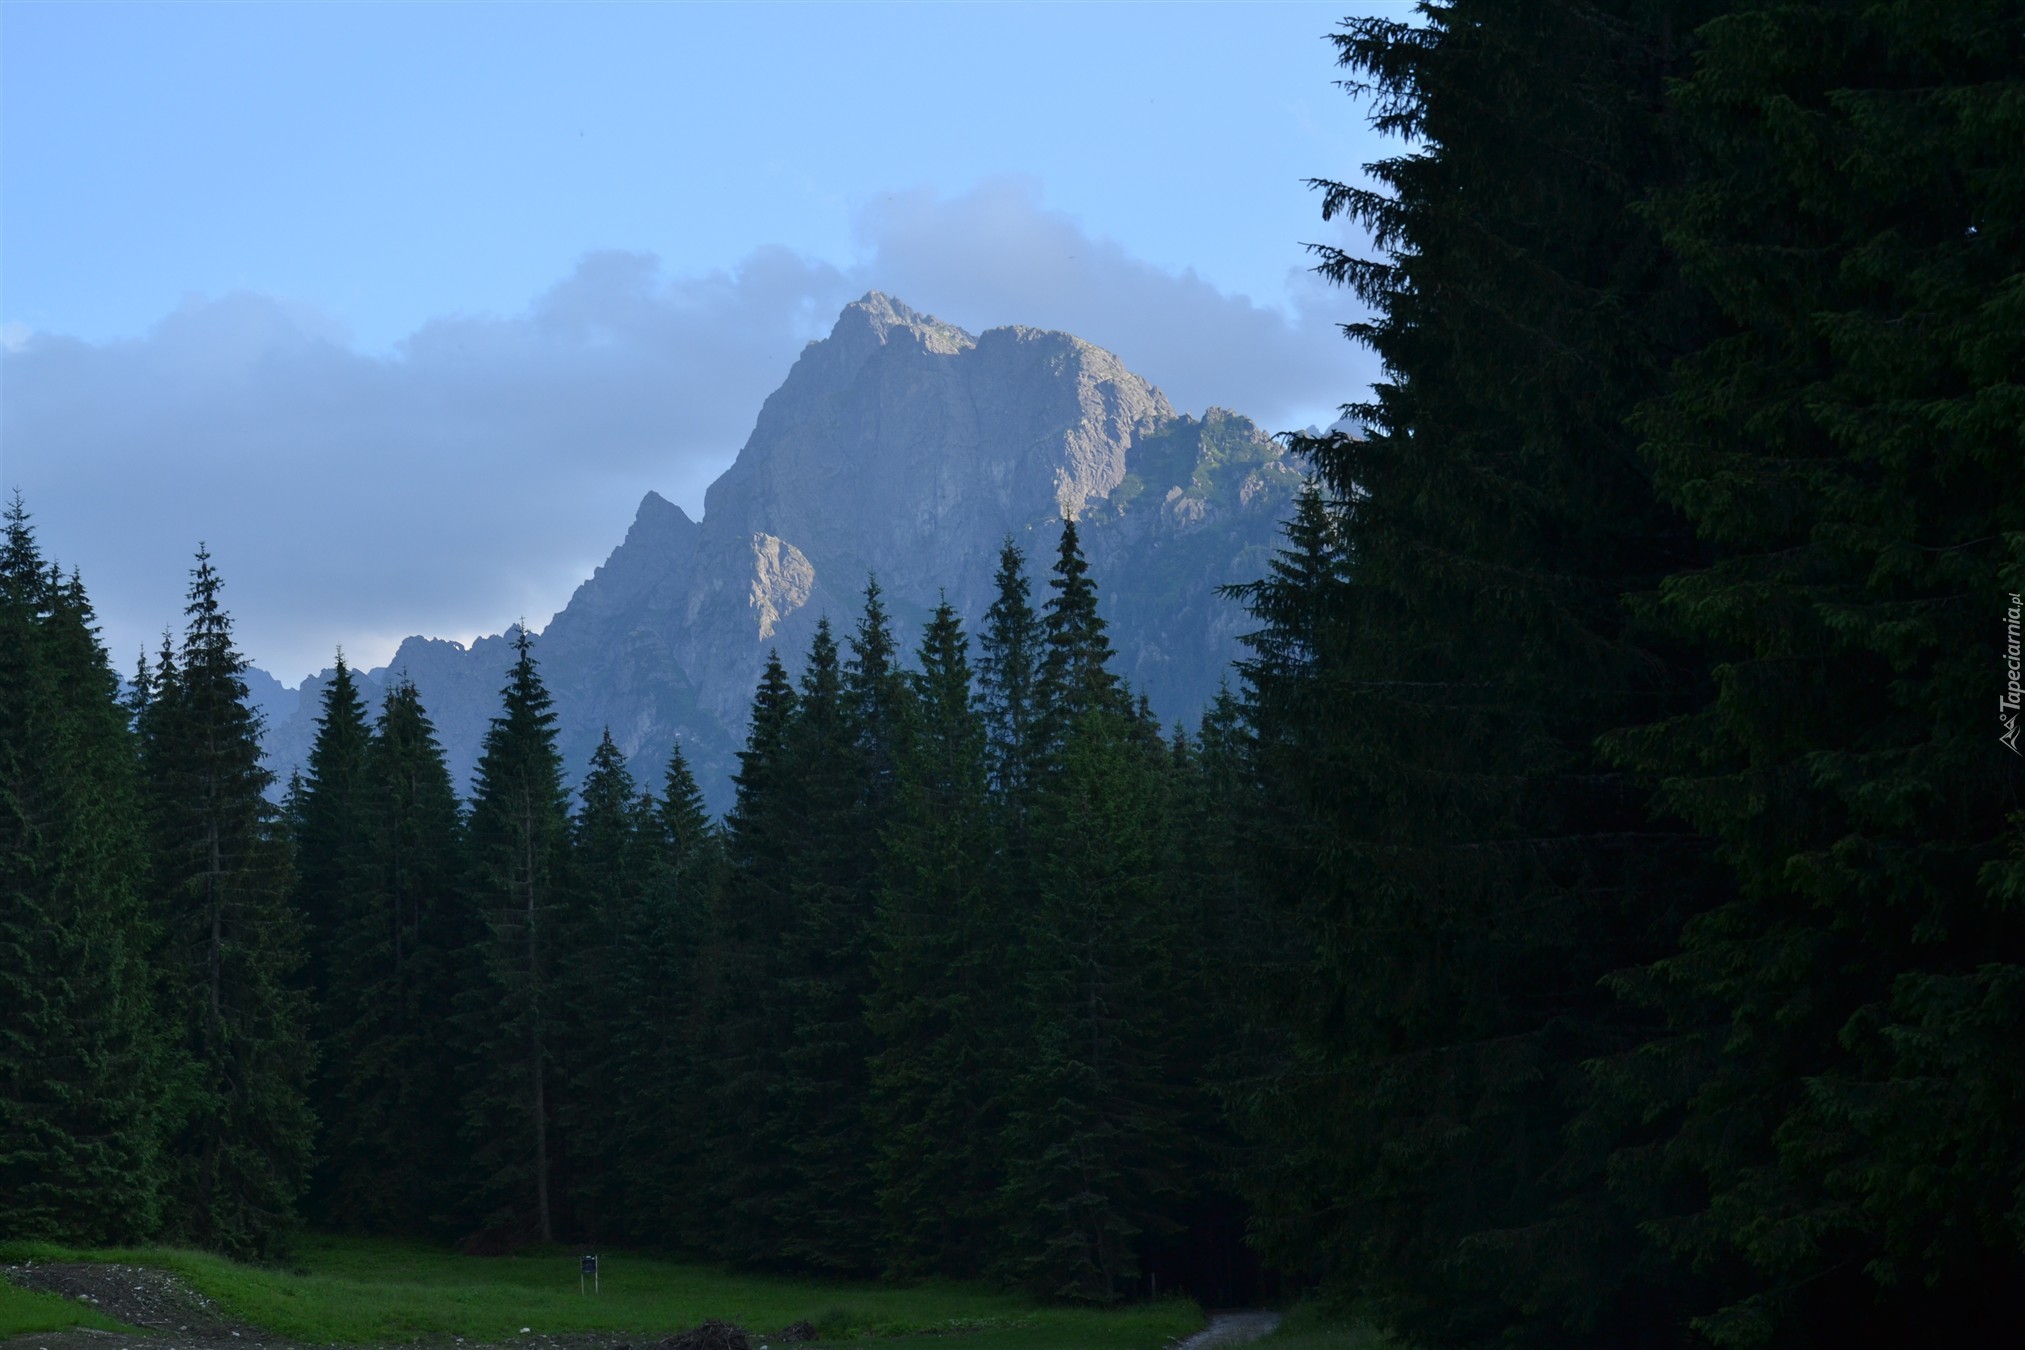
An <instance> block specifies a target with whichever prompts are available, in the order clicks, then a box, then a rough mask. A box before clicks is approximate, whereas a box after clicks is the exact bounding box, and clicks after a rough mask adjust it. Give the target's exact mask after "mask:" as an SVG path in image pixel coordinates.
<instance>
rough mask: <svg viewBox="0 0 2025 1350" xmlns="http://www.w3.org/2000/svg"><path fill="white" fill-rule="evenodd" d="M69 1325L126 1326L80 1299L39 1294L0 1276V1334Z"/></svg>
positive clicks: (115, 1328)
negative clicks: (79, 1301) (96, 1311)
mask: <svg viewBox="0 0 2025 1350" xmlns="http://www.w3.org/2000/svg"><path fill="white" fill-rule="evenodd" d="M71 1327H96V1328H98V1329H99V1330H100V1331H124V1330H126V1328H125V1327H122V1326H121V1325H120V1324H119V1323H118V1322H115V1321H113V1320H112V1319H111V1318H110V1317H106V1316H104V1315H103V1314H100V1313H95V1312H93V1311H92V1310H91V1309H89V1308H87V1307H85V1306H84V1305H83V1304H82V1303H78V1302H76V1301H74V1300H72V1299H67V1298H63V1297H61V1296H60V1295H57V1294H38V1293H36V1292H34V1291H33V1290H30V1289H22V1288H19V1287H17V1286H15V1285H14V1284H12V1283H10V1282H9V1281H7V1280H6V1279H5V1278H0V1338H5V1337H8V1336H25V1335H27V1334H28V1333H30V1332H35V1331H67V1330H69V1329H70V1328H71Z"/></svg>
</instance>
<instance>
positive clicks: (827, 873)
mask: <svg viewBox="0 0 2025 1350" xmlns="http://www.w3.org/2000/svg"><path fill="white" fill-rule="evenodd" d="M892 650H893V644H892V635H891V633H890V632H889V631H888V630H887V627H886V619H885V614H884V611H883V609H882V608H880V606H879V602H878V591H877V587H876V586H874V587H872V588H870V589H869V590H868V592H867V606H866V613H865V616H864V619H863V621H862V623H861V625H860V629H859V632H858V635H857V636H856V637H855V638H854V640H853V642H852V644H851V652H852V659H851V666H850V669H848V670H847V669H845V667H844V664H843V662H842V661H841V660H840V659H839V657H840V653H839V652H838V650H837V647H836V643H835V641H834V639H833V638H832V637H831V636H830V629H829V624H828V622H827V620H824V621H820V622H818V624H817V625H816V634H815V638H814V640H813V641H812V642H811V643H810V646H809V658H808V665H807V668H806V669H805V670H804V671H803V673H802V681H801V692H800V697H799V698H798V699H797V700H796V704H795V715H794V720H793V721H792V722H791V723H790V724H789V726H788V729H787V736H786V740H785V745H784V747H783V756H782V759H783V765H784V767H785V769H786V772H787V773H788V775H790V776H791V779H792V781H793V782H794V784H795V802H794V806H795V811H796V815H797V818H798V822H799V828H798V829H797V831H796V834H795V837H794V845H793V851H792V853H791V854H790V856H789V859H788V862H789V874H788V886H787V894H788V910H787V923H786V926H785V927H784V928H783V929H782V930H781V932H780V934H779V937H778V941H779V943H780V950H779V954H778V966H777V968H776V972H775V978H776V981H777V989H778V996H779V997H780V999H781V1000H782V1003H783V1005H784V1007H785V1008H786V1010H787V1027H788V1037H787V1040H786V1041H785V1042H784V1044H783V1046H782V1050H781V1056H780V1090H779V1093H778V1095H777V1096H776V1098H775V1099H774V1101H773V1103H772V1104H771V1111H770V1114H769V1120H768V1134H769V1135H770V1137H771V1138H772V1140H773V1141H774V1146H775V1147H776V1148H777V1149H778V1150H779V1151H780V1153H781V1155H782V1157H783V1161H784V1173H785V1175H784V1184H783V1188H782V1190H781V1191H780V1192H779V1193H778V1194H777V1195H776V1196H774V1197H773V1199H774V1208H775V1219H774V1222H775V1225H776V1231H777V1237H776V1245H777V1250H778V1252H779V1253H780V1255H782V1256H784V1257H786V1258H787V1259H789V1260H791V1261H794V1262H796V1263H799V1264H807V1265H810V1266H814V1267H817V1268H823V1269H833V1270H852V1271H866V1270H869V1269H875V1268H876V1267H873V1266H871V1264H870V1263H871V1262H872V1260H873V1259H874V1257H875V1245H874V1244H875V1237H876V1234H875V1229H874V1209H873V1199H872V1186H871V1174H870V1162H871V1145H870V1140H869V1138H868V1131H867V1126H866V1119H865V1109H866V1096H867V1087H868V1082H867V1079H868V1069H867V1059H868V1057H869V1055H870V1051H871V1047H870V1045H869V1044H868V1040H869V1038H868V1035H867V1032H866V1026H865V1006H864V1001H865V997H866V994H867V993H868V992H869V985H870V975H871V960H870V942H871V906H872V902H873V884H874V883H873V875H872V869H873V864H874V860H875V857H876V853H875V849H876V846H877V843H878V834H877V827H876V824H875V823H874V820H875V817H874V816H873V815H872V813H871V810H870V802H871V801H872V799H873V794H874V793H875V792H877V793H883V794H890V792H891V779H890V771H889V776H888V777H887V779H886V780H885V782H883V783H882V782H881V781H880V780H879V779H878V778H877V777H875V774H874V771H873V764H874V756H875V755H877V756H878V757H879V758H881V759H884V760H885V761H886V763H887V764H889V765H890V764H891V763H892V761H893V759H894V758H895V757H896V753H897V750H898V747H897V746H893V745H891V744H890V740H891V738H893V737H895V736H896V735H897V729H898V725H899V720H900V718H901V717H902V716H903V715H904V714H903V712H902V710H901V709H900V708H899V707H898V706H897V700H896V698H895V689H894V685H895V680H896V676H895V673H894V671H893V670H892V666H891V653H892Z"/></svg>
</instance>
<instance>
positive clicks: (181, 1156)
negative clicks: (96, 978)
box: [139, 549, 316, 1255]
mask: <svg viewBox="0 0 2025 1350" xmlns="http://www.w3.org/2000/svg"><path fill="white" fill-rule="evenodd" d="M222 588H223V582H222V580H221V579H220V577H219V575H218V571H217V569H216V568H214V567H213V566H212V565H211V555H210V554H209V553H208V552H206V551H204V550H203V549H199V550H198V552H197V566H196V567H195V569H193V570H192V572H191V580H190V601H189V605H188V606H187V608H186V609H185V611H184V612H185V614H186V615H187V616H188V623H187V626H186V628H185V630H184V636H183V644H182V651H181V659H180V661H178V660H175V659H172V657H171V655H170V653H169V651H168V649H167V641H166V639H165V640H164V651H163V655H162V657H161V659H160V661H159V662H158V663H157V666H156V668H155V670H154V672H153V676H152V679H151V681H150V686H151V687H150V690H149V693H148V698H147V702H146V704H145V706H143V707H142V708H141V709H140V713H139V727H140V733H141V762H142V766H143V777H144V781H145V785H146V810H147V818H148V824H149V831H150V836H151V840H152V843H153V852H154V863H155V875H154V885H153V896H154V904H155V909H156V913H157V915H158V916H159V923H160V925H161V931H162V933H163V938H164V944H163V950H162V956H161V961H162V967H163V980H164V985H165V990H164V994H165V998H166V999H167V1006H168V1014H169V1017H170V1020H171V1025H172V1027H173V1028H174V1032H175V1034H176V1036H177V1039H178V1041H179V1042H180V1044H181V1047H182V1049H183V1052H184V1054H185V1055H186V1056H187V1057H188V1059H189V1060H190V1062H191V1064H192V1066H193V1072H192V1076H191V1077H190V1079H189V1080H188V1081H187V1084H183V1083H173V1082H172V1083H165V1084H164V1085H163V1086H164V1088H165V1089H166V1090H167V1091H168V1092H169V1093H171V1094H174V1095H173V1096H172V1100H175V1101H176V1103H177V1109H178V1113H179V1118H180V1126H179V1129H178V1131H177V1133H176V1135H175V1137H174V1140H173V1142H172V1149H173V1151H174V1156H175V1169H174V1174H173V1177H172V1180H171V1183H170V1187H169V1192H168V1198H169V1204H168V1207H167V1209H166V1211H165V1221H166V1232H167V1234H168V1235H169V1236H171V1237H174V1238H177V1239H180V1240H183V1241H187V1242H193V1243H196V1244H198V1245H202V1246H207V1247H213V1248H216V1249H218V1250H221V1251H226V1252H230V1253H234V1254H237V1255H261V1254H267V1253H271V1252H273V1251H274V1250H275V1249H276V1248H278V1247H279V1246H280V1245H281V1244H282V1243H283V1242H284V1241H285V1240H286V1239H287V1237H288V1235H289V1233H290V1232H292V1231H293V1229H294V1228H295V1225H296V1213H295V1203H296V1199H297V1197H298V1196H299V1195H300V1194H301V1192H302V1189H303V1186H304V1184H305V1182H306V1180H307V1176H308V1171H309V1164H310V1158H311V1151H312V1148H313V1145H314V1134H315V1129H316V1121H315V1117H314V1116H313V1115H312V1114H311V1111H310V1107H309V1103H308V1099H307V1095H306V1093H307V1088H308V1082H309V1077H310V1073H311V1068H312V1064H313V1062H314V1055H315V1051H314V1047H313V1045H312V1043H311V1040H310V1036H309V1016H310V1009H309V1006H308V1003H307V1000H306V999H305V998H304V996H303V994H302V992H301V991H300V990H299V989H298V988H297V987H296V986H295V975H296V971H297V969H298V968H299V967H300V965H301V964H302V948H301V929H300V924H299V922H298V920H297V917H296V914H295V911H294V909H293V907H292V906H291V905H290V903H289V896H290V891H291V886H292V872H291V865H290V846H289V842H288V840H287V839H286V838H285V837H284V835H283V832H282V830H281V827H280V823H279V821H278V819H277V812H276V811H275V808H274V807H273V805H272V804H271V803H270V802H269V801H268V800H267V798H266V796H265V795H264V794H265V792H266V789H267V787H268V785H269V782H270V778H271V775H269V773H268V772H267V770H266V769H264V768H263V767H261V763H260V720H259V714H258V713H257V712H256V711H254V709H253V708H252V707H251V706H250V704H249V703H248V701H247V694H246V682H245V679H244V673H245V670H246V661H245V659H244V658H243V657H241V656H240V654H239V653H238V651H237V650H236V649H235V648H234V647H233V643H232V622H231V619H230V618H229V617H228V616H227V615H226V613H225V610H224V608H223V606H222V605H221V604H220V603H219V593H220V591H221V589H222Z"/></svg>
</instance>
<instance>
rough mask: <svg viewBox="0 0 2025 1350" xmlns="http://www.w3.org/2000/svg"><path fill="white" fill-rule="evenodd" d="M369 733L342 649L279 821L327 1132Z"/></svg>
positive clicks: (318, 1187) (338, 1159)
mask: <svg viewBox="0 0 2025 1350" xmlns="http://www.w3.org/2000/svg"><path fill="white" fill-rule="evenodd" d="M371 740H372V732H371V729H370V728H369V727H368V725H367V722H366V705H365V700H363V699H362V698H360V697H359V691H358V682H357V681H356V680H354V679H353V678H352V672H351V669H350V668H349V667H348V666H347V665H346V664H345V658H344V653H343V652H342V651H340V652H338V654H337V665H336V668H335V670H334V671H333V673H332V676H331V680H330V683H329V684H327V685H325V686H324V691H323V711H322V714H321V715H320V716H319V717H318V718H317V732H316V739H315V740H314V741H312V742H311V744H310V751H309V764H308V769H309V772H308V774H307V775H306V776H302V777H291V781H290V783H289V790H288V792H287V793H286V794H285V796H284V798H283V812H282V814H283V818H284V820H285V821H286V822H287V828H288V831H289V834H290V836H291V837H292V838H293V840H294V841H295V878H296V881H295V908H296V912H297V914H299V915H300V916H301V919H302V924H303V945H304V949H305V956H306V960H305V961H304V963H303V971H302V978H303V984H304V985H305V987H306V988H307V989H308V991H309V994H310V999H311V1005H312V1007H313V1008H314V1009H315V1016H314V1022H313V1025H314V1027H315V1032H316V1037H317V1043H318V1047H319V1049H320V1050H321V1051H322V1053H321V1054H320V1055H319V1057H318V1060H319V1065H318V1067H319V1071H318V1074H317V1082H316V1086H315V1090H314V1092H313V1094H312V1101H313V1102H314V1104H315V1106H316V1110H317V1115H318V1118H319V1120H320V1121H321V1123H322V1125H323V1128H324V1130H325V1131H326V1132H327V1131H328V1130H329V1129H330V1127H331V1124H332V1122H333V1121H334V1120H335V1119H336V1118H337V1116H338V1115H339V1114H340V1113H341V1112H343V1111H344V1110H345V1109H346V1107H347V1105H348V1100H349V1099H348V1097H347V1095H346V1094H347V1090H348V1089H349V1087H350V1086H351V1085H350V1083H349V1082H347V1081H346V1080H347V1078H348V1076H349V1075H348V1068H349V1066H348V1065H347V1064H345V1063H343V1062H341V1061H340V1060H339V1059H338V1058H337V1057H336V1053H335V1051H336V1046H335V1044H334V1042H335V1040H336V1036H337V1026H338V1024H339V1023H340V1022H343V1021H349V1020H350V1019H351V1018H352V1017H353V1016H354V1015H355V1014H354V1012H353V1009H354V1007H355V1006H356V1005H355V1003H354V998H355V996H356V991H355V990H352V989H349V988H336V987H333V985H332V981H331V968H330V967H331V962H332V960H333V958H334V955H335V953H336V952H337V951H338V949H339V947H340V945H341V944H342V943H343V942H344V941H345V940H346V939H347V938H349V937H350V936H351V934H349V933H347V932H344V931H343V928H344V926H345V925H344V922H343V918H344V917H348V916H349V915H350V914H351V913H352V912H353V911H355V910H356V909H358V908H360V906H361V902H360V900H359V898H358V896H357V895H356V894H355V892H356V891H357V890H358V889H359V888H360V887H361V886H362V885H364V884H365V876H364V873H365V870H366V849H367V847H368V830H369V826H368V815H367V813H368V803H367V788H366V761H367V755H368V750H369V747H370V743H371ZM320 1153H321V1155H322V1163H323V1165H322V1166H320V1167H319V1169H318V1175H317V1176H316V1177H315V1179H314V1184H313V1190H312V1203H313V1204H314V1205H315V1207H316V1208H317V1209H318V1210H319V1211H320V1212H322V1213H323V1214H324V1215H326V1216H328V1215H329V1213H330V1211H329V1206H328V1202H327V1192H328V1190H329V1184H330V1183H329V1172H330V1167H331V1165H333V1164H338V1165H342V1164H343V1163H344V1162H345V1161H346V1160H345V1158H344V1155H343V1153H342V1152H341V1151H337V1150H333V1149H331V1148H328V1147H325V1148H323V1149H321V1150H320Z"/></svg>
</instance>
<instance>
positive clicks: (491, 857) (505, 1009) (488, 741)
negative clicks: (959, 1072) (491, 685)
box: [460, 627, 570, 1242]
mask: <svg viewBox="0 0 2025 1350" xmlns="http://www.w3.org/2000/svg"><path fill="white" fill-rule="evenodd" d="M514 652H515V659H514V663H513V668H512V670H511V671H510V672H509V673H508V675H507V682H506V687H505V689H504V690H503V691H502V695H501V697H502V699H503V701H504V707H503V708H502V710H501V712H500V715H499V716H498V717H495V718H493V719H492V725H491V728H490V729H489V730H487V732H486V733H485V753H484V755H483V757H482V758H480V760H479V761H478V790H477V795H476V798H475V800H474V801H473V803H472V808H471V822H470V832H469V839H470V849H471V866H472V873H471V886H472V899H473V903H474V904H475V905H476V907H477V909H478V912H479V914H480V915H481V916H482V919H483V922H484V928H483V931H482V933H481V934H480V936H479V941H478V949H479V950H478V960H477V961H475V962H472V963H470V965H471V967H472V968H471V971H470V975H471V984H470V986H469V988H467V989H466V991H465V993H464V995H463V1006H462V1008H461V1009H460V1013H461V1023H462V1028H463V1034H464V1038H465V1041H466V1044H467V1045H468V1046H469V1047H470V1052H471V1054H472V1056H473V1061H472V1063H471V1067H470V1070H469V1073H470V1076H471V1077H470V1081H471V1084H472V1085H471V1087H470V1089H469V1091H468V1092H467V1094H466V1097H465V1138H466V1141H467V1143H468V1144H469V1146H470V1148H471V1157H472V1163H473V1185H474V1188H475V1194H474V1196H473V1197H472V1199H473V1202H474V1203H473V1205H472V1212H473V1213H474V1214H475V1216H476V1217H478V1218H479V1219H480V1220H481V1222H483V1223H484V1224H486V1225H487V1226H488V1227H492V1228H495V1229H503V1230H506V1231H508V1232H513V1233H524V1234H527V1235H530V1236H536V1237H538V1238H539V1240H541V1241H543V1242H552V1241H554V1240H555V1236H556V1234H557V1232H558V1231H563V1230H562V1229H561V1228H559V1225H558V1222H557V1220H558V1217H559V1216H558V1213H557V1211H558V1208H559V1206H560V1203H561V1200H562V1192H561V1190H560V1188H559V1186H558V1183H559V1181H560V1180H561V1178H560V1177H559V1176H558V1173H559V1171H560V1167H559V1165H558V1164H559V1158H560V1149H561V1146H562V1142H563V1141H562V1139H561V1136H560V1132H559V1130H558V1129H557V1113H558V1110H559V1108H560V1106H561V1101H560V1099H559V1096H558V1093H559V1091H560V1090H561V1088H562V1086H563V1082H564V1072H565V1070H564V1066H562V1065H561V1064H559V1062H558V1059H557V1051H558V1044H557V1042H558V1036H559V1032H560V1030H561V1028H562V1025H563V1021H564V1011H563V1009H562V1007H561V1006H560V999H559V995H560V994H561V993H562V971H561V968H560V961H561V958H562V951H561V950H560V947H559V943H558V937H559V936H560V932H559V930H560V928H561V927H562V926H563V907H564V906H565V904H566V903H567V902H568V899H569V897H568V894H567V876H568V868H569V842H570V826H569V798H568V794H567V793H566V792H565V791H564V790H563V770H562V757H561V756H560V755H558V754H557V753H556V745H555V741H556V733H555V713H554V712H553V711H552V710H551V700H550V699H549V695H548V690H547V689H546V688H545V687H544V686H543V684H542V680H541V674H540V672H539V671H538V670H537V669H536V666H535V661H534V654H533V644H532V641H531V639H530V638H529V636H528V632H527V629H526V628H525V627H523V628H521V629H519V630H518V631H517V632H516V634H515V637H514Z"/></svg>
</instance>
